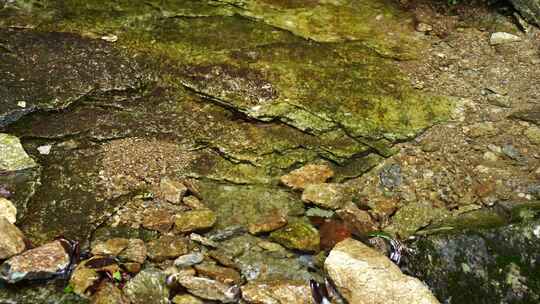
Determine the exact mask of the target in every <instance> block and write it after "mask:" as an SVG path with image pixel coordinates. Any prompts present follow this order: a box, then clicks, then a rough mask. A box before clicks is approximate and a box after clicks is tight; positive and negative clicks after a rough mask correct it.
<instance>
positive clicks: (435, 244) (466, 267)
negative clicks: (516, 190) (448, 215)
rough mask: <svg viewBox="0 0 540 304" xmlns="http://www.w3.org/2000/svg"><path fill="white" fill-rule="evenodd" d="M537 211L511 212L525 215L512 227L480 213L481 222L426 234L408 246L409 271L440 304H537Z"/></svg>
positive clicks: (466, 221)
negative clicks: (430, 291)
mask: <svg viewBox="0 0 540 304" xmlns="http://www.w3.org/2000/svg"><path fill="white" fill-rule="evenodd" d="M538 206H539V205H538V203H536V204H531V205H530V206H524V207H527V209H529V210H528V211H526V210H525V209H524V208H521V207H520V208H518V209H519V211H518V210H515V212H514V211H513V212H512V213H513V214H516V215H517V214H521V215H526V216H525V217H524V220H521V221H518V222H516V223H513V224H509V223H508V222H506V221H504V220H499V219H498V218H499V217H500V215H499V214H498V213H496V212H495V210H484V211H483V216H475V217H471V216H460V217H458V218H456V219H454V220H452V222H450V223H441V224H440V225H438V227H433V229H428V231H429V232H428V233H427V234H426V236H425V237H422V238H419V239H418V240H417V241H415V242H414V243H412V244H410V247H411V249H412V251H411V252H412V254H410V256H409V257H408V262H407V267H408V268H409V271H410V273H411V274H413V275H415V276H417V277H418V278H420V279H421V280H423V281H425V282H426V283H427V284H428V285H429V286H430V287H431V289H432V290H433V292H434V293H435V295H436V296H437V297H438V298H439V299H440V300H441V302H445V303H446V302H448V301H450V299H451V301H452V302H455V303H463V304H473V303H486V304H488V303H502V304H509V303H536V302H538V301H540V287H539V286H538V284H537V282H538V281H537V278H538V273H539V272H540V265H539V264H538V263H537V262H536V261H538V259H539V258H540V256H539V252H540V245H539V244H540V242H539V240H540V221H539V220H538V214H539V212H538V210H540V209H539V207H538ZM530 208H534V210H536V211H533V209H530ZM477 213H479V212H477ZM464 215H467V214H464ZM530 215H532V218H531V216H530ZM512 218H516V219H519V218H520V217H518V216H515V217H514V216H513V217H512ZM494 219H495V220H494ZM449 228H452V229H451V230H449Z"/></svg>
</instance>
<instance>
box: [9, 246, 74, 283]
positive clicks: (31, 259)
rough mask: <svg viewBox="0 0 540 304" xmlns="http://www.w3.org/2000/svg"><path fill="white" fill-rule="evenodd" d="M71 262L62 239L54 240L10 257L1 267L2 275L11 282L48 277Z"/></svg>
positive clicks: (60, 270)
mask: <svg viewBox="0 0 540 304" xmlns="http://www.w3.org/2000/svg"><path fill="white" fill-rule="evenodd" d="M69 263H70V256H69V255H68V253H67V252H66V250H65V249H64V247H63V246H62V244H61V243H60V241H54V242H51V243H48V244H45V245H43V246H40V247H37V248H34V249H30V250H28V251H25V252H23V253H22V254H20V255H17V256H14V257H12V258H10V259H8V260H7V261H5V262H4V263H3V264H2V266H1V267H0V277H1V278H2V279H4V280H6V281H7V282H9V283H16V282H19V281H22V280H38V279H48V278H51V277H53V276H55V275H57V274H59V273H60V272H62V271H63V270H65V269H66V268H67V267H68V265H69Z"/></svg>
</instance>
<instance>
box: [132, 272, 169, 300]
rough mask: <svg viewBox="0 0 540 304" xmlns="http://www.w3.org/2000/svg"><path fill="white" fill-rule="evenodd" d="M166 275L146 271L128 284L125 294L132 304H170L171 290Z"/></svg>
mask: <svg viewBox="0 0 540 304" xmlns="http://www.w3.org/2000/svg"><path fill="white" fill-rule="evenodd" d="M165 279H166V276H165V274H164V273H161V272H158V271H157V270H154V269H145V270H143V271H141V272H139V273H138V274H137V275H136V276H135V277H134V278H133V279H131V280H130V281H128V282H127V284H126V286H125V287H124V289H123V290H124V293H125V295H126V296H127V298H128V299H129V300H130V301H131V303H132V304H149V303H152V304H154V303H155V304H169V289H168V288H167V286H166V285H165Z"/></svg>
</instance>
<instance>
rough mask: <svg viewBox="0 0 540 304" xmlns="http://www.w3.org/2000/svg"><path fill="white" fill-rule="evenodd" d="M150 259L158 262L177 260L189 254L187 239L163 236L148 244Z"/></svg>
mask: <svg viewBox="0 0 540 304" xmlns="http://www.w3.org/2000/svg"><path fill="white" fill-rule="evenodd" d="M147 250H148V257H149V258H150V259H151V260H153V261H156V262H161V261H164V260H168V259H174V258H177V257H179V256H181V255H183V254H186V253H188V251H189V249H188V241H187V240H186V239H185V238H182V237H178V236H171V235H163V236H161V237H160V238H159V239H157V240H153V241H151V242H150V243H148V247H147Z"/></svg>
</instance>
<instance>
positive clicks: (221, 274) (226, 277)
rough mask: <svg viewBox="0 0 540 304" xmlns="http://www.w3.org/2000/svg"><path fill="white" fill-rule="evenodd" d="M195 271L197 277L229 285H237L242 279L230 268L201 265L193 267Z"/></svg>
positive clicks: (210, 264) (207, 264) (209, 264)
mask: <svg viewBox="0 0 540 304" xmlns="http://www.w3.org/2000/svg"><path fill="white" fill-rule="evenodd" d="M195 270H197V273H198V274H199V275H202V276H205V277H208V278H211V279H213V280H216V281H219V282H221V283H225V284H229V285H233V284H239V283H240V282H241V281H242V278H241V277H240V274H239V273H238V271H236V270H234V269H232V268H228V267H222V266H218V265H215V264H212V263H202V264H198V265H195Z"/></svg>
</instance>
